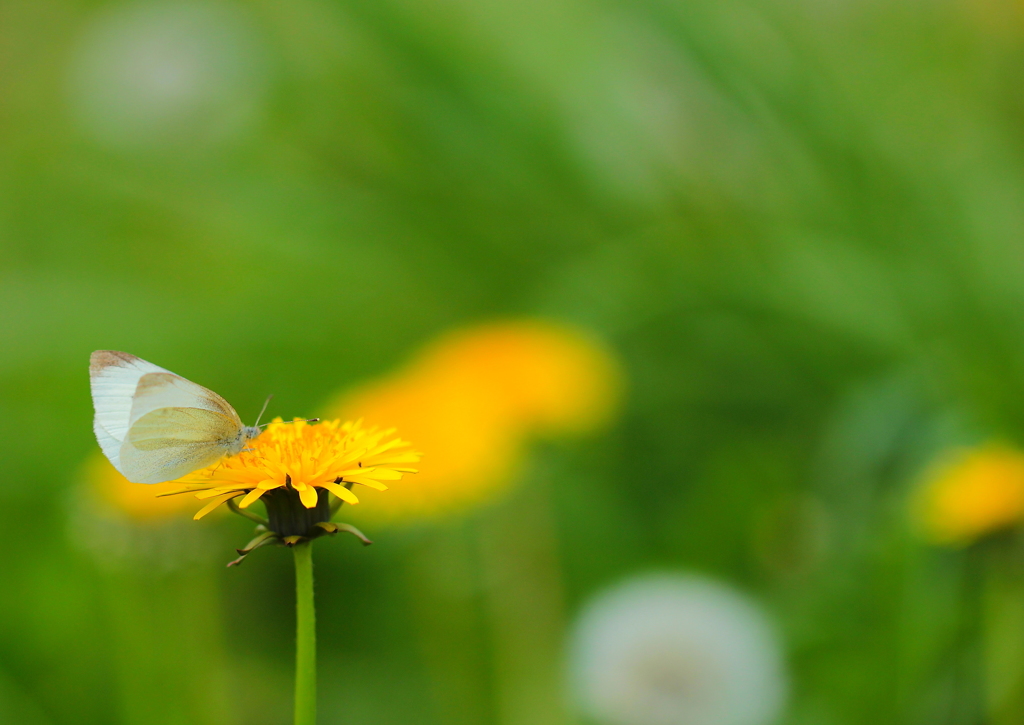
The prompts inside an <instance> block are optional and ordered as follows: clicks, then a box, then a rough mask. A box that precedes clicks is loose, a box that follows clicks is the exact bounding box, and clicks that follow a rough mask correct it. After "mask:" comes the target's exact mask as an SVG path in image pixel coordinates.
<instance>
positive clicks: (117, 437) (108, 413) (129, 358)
mask: <svg viewBox="0 0 1024 725" xmlns="http://www.w3.org/2000/svg"><path fill="white" fill-rule="evenodd" d="M166 372H168V371H167V370H164V369H163V368H162V367H158V366H157V365H154V364H153V363H148V362H146V361H145V360H143V359H142V358H138V357H135V356H134V355H129V354H128V353H126V352H117V351H115V350H97V351H96V352H94V353H93V354H92V356H91V357H90V358H89V378H90V386H91V388H92V402H93V407H94V408H95V409H96V417H95V418H94V419H93V430H94V431H95V432H96V440H97V441H99V444H100V448H102V449H103V453H105V454H106V456H107V458H109V459H110V462H111V463H113V464H114V467H115V468H119V461H118V449H119V448H120V447H121V443H122V442H123V441H124V438H125V436H126V435H127V434H128V427H129V420H130V418H131V412H132V399H133V398H134V396H135V389H136V388H137V387H138V385H139V380H140V379H141V378H142V376H143V375H146V374H147V373H166Z"/></svg>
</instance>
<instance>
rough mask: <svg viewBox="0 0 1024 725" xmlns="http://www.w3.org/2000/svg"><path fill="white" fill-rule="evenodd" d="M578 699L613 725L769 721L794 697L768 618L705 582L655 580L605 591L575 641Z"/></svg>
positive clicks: (666, 577) (675, 577) (572, 664)
mask: <svg viewBox="0 0 1024 725" xmlns="http://www.w3.org/2000/svg"><path fill="white" fill-rule="evenodd" d="M570 671H571V676H572V680H573V682H572V684H573V689H574V692H573V695H574V699H575V700H576V702H577V703H578V704H579V706H580V707H581V708H582V709H583V710H584V711H586V713H587V714H588V715H589V716H591V717H593V718H594V719H595V720H597V721H598V722H601V723H609V724H610V725H769V723H772V722H773V721H775V720H776V718H777V717H778V715H779V713H780V711H781V709H782V706H783V704H784V702H785V697H786V689H787V686H786V677H785V671H784V665H783V662H782V655H781V651H780V647H779V643H778V641H777V639H776V636H775V634H774V631H773V629H772V627H771V625H770V623H769V622H768V620H767V619H766V617H765V615H764V614H762V613H761V611H760V610H759V609H758V608H757V607H756V606H755V605H754V604H753V603H751V602H750V601H748V600H747V599H746V598H744V597H743V596H742V595H740V594H739V593H737V592H735V591H733V590H732V589H730V588H729V587H727V586H725V585H723V584H720V583H718V582H715V581H712V580H710V579H706V578H703V577H698V576H687V575H649V576H644V577H640V578H637V579H633V580H631V581H627V582H625V583H624V584H621V585H619V586H618V587H616V588H614V589H612V590H611V591H608V592H605V593H603V594H601V595H599V596H598V597H597V598H596V599H595V600H593V601H592V602H591V603H590V604H589V605H588V606H587V607H586V609H585V610H584V612H583V613H582V615H581V616H580V618H579V619H578V621H577V622H576V625H575V629H574V632H573V635H572V642H571V652H570Z"/></svg>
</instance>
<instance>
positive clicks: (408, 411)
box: [328, 320, 622, 520]
mask: <svg viewBox="0 0 1024 725" xmlns="http://www.w3.org/2000/svg"><path fill="white" fill-rule="evenodd" d="M621 387H622V386H621V375H620V373H619V369H618V365H617V364H616V362H615V359H614V358H613V357H612V356H611V355H610V353H609V351H608V350H606V349H605V348H604V347H602V346H601V345H599V344H596V343H595V342H594V341H593V340H591V339H590V338H589V337H588V336H587V335H585V334H583V333H581V332H579V331H577V330H575V329H573V328H570V327H566V326H562V325H556V324H554V323H548V322H540V321H535V320H525V321H523V320H520V321H509V322H495V323H490V324H485V325H478V326H474V327H471V328H467V329H463V330H458V331H455V332H453V333H449V334H447V335H444V336H443V337H441V338H440V339H439V340H437V341H436V342H434V343H432V344H431V345H429V346H428V347H427V348H426V349H425V350H423V351H422V352H421V353H420V354H419V355H417V356H416V357H415V358H414V359H413V360H412V362H411V363H410V364H409V365H408V366H407V367H405V368H404V369H402V370H399V371H398V372H397V373H395V374H393V375H391V376H389V377H386V378H384V379H382V380H378V381H375V382H372V383H370V384H368V385H366V386H364V387H361V388H359V389H357V390H355V391H350V392H346V393H343V394H342V395H340V396H339V397H338V399H337V400H336V401H335V402H333V403H332V404H330V405H329V406H328V410H330V411H331V414H332V415H339V416H341V417H356V416H359V417H363V418H364V419H365V420H366V421H367V422H368V423H375V424H384V423H389V424H392V425H398V426H399V428H400V429H401V430H402V432H403V433H404V434H406V435H408V436H410V437H411V438H412V439H413V440H415V441H416V444H417V445H418V446H422V447H423V449H424V450H426V451H429V453H430V455H429V456H428V457H427V458H425V459H424V461H423V463H422V465H421V466H420V473H419V475H418V476H417V479H416V484H417V485H416V486H414V487H404V486H403V487H401V488H400V490H396V491H394V495H389V496H388V497H387V500H386V501H385V500H381V501H380V502H379V504H377V503H375V505H374V506H373V507H372V510H368V511H366V512H365V514H366V516H368V517H371V518H374V519H377V520H381V519H385V520H386V519H390V520H414V519H422V518H431V517H435V516H443V515H446V514H452V513H457V512H460V511H463V510H466V509H469V508H471V507H473V506H476V505H479V504H482V503H483V502H485V501H487V500H490V499H493V498H495V497H497V496H498V495H500V493H501V492H502V491H504V490H506V489H507V487H508V485H509V484H510V483H511V482H512V481H513V480H515V477H516V474H517V472H518V471H519V470H520V468H521V466H522V464H523V462H524V461H525V458H526V452H527V450H528V447H527V446H528V443H529V442H530V440H531V439H532V438H533V437H535V436H538V435H549V436H550V435H558V434H572V433H582V432H585V431H588V430H593V429H595V428H597V427H599V426H601V425H602V424H604V423H606V422H607V421H608V420H609V419H610V418H611V417H612V414H613V413H614V411H615V409H616V407H617V404H618V400H619V398H620V391H621ZM440 486H443V487H444V496H439V495H437V490H438V487H440Z"/></svg>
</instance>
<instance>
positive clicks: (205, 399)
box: [128, 372, 242, 433]
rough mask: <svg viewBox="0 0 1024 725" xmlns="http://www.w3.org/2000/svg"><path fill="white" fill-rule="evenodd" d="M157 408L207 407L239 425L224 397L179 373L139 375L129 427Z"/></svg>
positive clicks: (201, 408)
mask: <svg viewBox="0 0 1024 725" xmlns="http://www.w3.org/2000/svg"><path fill="white" fill-rule="evenodd" d="M161 408H196V409H199V410H207V411H210V412H211V413H218V414H220V415H224V416H227V417H228V418H230V419H231V420H232V421H233V422H234V424H235V427H236V428H237V429H238V430H241V428H242V420H241V418H239V417H238V413H236V412H235V409H234V408H232V407H231V405H230V404H229V403H228V401H226V400H224V398H222V397H220V396H219V395H217V394H216V393H215V392H213V391H212V390H209V389H207V388H204V387H203V386H202V385H197V384H196V383H193V382H192V381H191V380H186V379H185V378H183V377H181V376H180V375H175V374H174V373H168V372H159V373H148V374H146V375H143V376H142V377H141V378H139V381H138V384H137V386H136V388H135V396H134V397H133V399H132V410H131V415H130V416H129V419H128V427H129V429H131V428H134V427H135V422H136V421H138V420H141V419H142V418H143V417H145V416H147V415H148V414H150V413H152V412H153V411H156V410H160V409H161ZM236 433H237V431H236Z"/></svg>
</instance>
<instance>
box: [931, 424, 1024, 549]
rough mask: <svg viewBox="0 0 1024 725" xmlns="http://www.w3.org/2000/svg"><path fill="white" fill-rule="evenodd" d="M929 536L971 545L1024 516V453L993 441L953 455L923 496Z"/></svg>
mask: <svg viewBox="0 0 1024 725" xmlns="http://www.w3.org/2000/svg"><path fill="white" fill-rule="evenodd" d="M918 503H919V509H920V510H919V518H920V519H921V523H922V528H923V529H924V533H925V535H926V536H927V537H928V538H929V539H931V540H932V541H933V542H935V543H939V544H955V545H966V544H969V543H971V542H972V541H975V540H976V539H978V538H980V537H982V536H984V535H985V534H988V533H991V532H994V531H997V530H999V529H1003V528H1006V527H1008V526H1011V525H1013V524H1015V523H1018V522H1020V521H1022V520H1024V453H1022V452H1021V451H1019V450H1017V449H1015V448H1011V447H1009V446H1006V445H1001V444H995V443H990V444H987V445H982V446H978V447H976V448H968V449H961V450H957V451H955V452H953V453H950V454H948V455H947V456H946V457H945V458H944V459H943V460H942V461H941V462H940V463H939V464H937V465H936V466H935V467H934V468H933V469H932V471H931V473H930V474H929V475H928V476H927V477H926V479H925V483H924V486H923V488H922V489H921V493H920V498H919V501H918Z"/></svg>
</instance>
